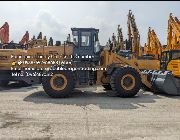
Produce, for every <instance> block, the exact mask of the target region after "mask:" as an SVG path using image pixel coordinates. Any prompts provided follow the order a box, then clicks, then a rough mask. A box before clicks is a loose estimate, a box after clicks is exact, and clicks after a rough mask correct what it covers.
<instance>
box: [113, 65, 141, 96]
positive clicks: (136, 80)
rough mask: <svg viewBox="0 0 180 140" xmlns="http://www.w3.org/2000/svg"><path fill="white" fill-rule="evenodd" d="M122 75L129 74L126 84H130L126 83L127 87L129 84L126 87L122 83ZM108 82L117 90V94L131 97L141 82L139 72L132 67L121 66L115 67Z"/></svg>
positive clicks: (137, 90) (136, 91) (138, 88)
mask: <svg viewBox="0 0 180 140" xmlns="http://www.w3.org/2000/svg"><path fill="white" fill-rule="evenodd" d="M124 76H125V77H126V76H127V77H128V76H129V77H128V80H129V79H130V80H129V81H130V82H129V83H128V84H129V85H130V86H129V85H126V86H127V87H128V86H129V87H128V88H126V86H125V85H124V82H125V80H124V79H125V78H123V77H124ZM126 81H127V80H126ZM110 84H111V87H112V89H113V90H114V91H116V92H117V96H120V97H133V96H135V95H136V94H137V93H138V92H139V90H140V88H141V84H142V83H141V76H140V74H139V73H138V72H137V71H136V70H135V69H134V68H132V67H123V68H117V69H116V70H115V71H114V72H113V74H112V76H111V82H110Z"/></svg>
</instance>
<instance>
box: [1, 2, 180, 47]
mask: <svg viewBox="0 0 180 140" xmlns="http://www.w3.org/2000/svg"><path fill="white" fill-rule="evenodd" d="M0 5H1V8H0V26H2V25H3V23H4V22H6V21H7V22H8V23H9V26H10V40H14V41H15V42H19V40H20V39H21V38H22V36H23V34H24V33H25V31H26V30H28V31H29V33H30V37H31V38H32V36H33V35H36V37H37V34H38V33H39V32H40V31H42V32H43V35H46V36H47V38H48V39H49V37H50V36H52V37H53V39H54V40H61V41H64V40H65V39H66V36H67V34H68V33H71V30H70V29H71V27H94V28H98V29H100V37H99V38H100V43H101V44H102V45H104V44H106V42H107V40H108V38H109V37H111V36H112V33H113V32H114V33H115V34H116V33H117V32H116V30H117V25H118V24H120V25H121V27H122V31H123V34H124V39H126V38H127V14H128V11H129V10H130V9H131V10H132V12H133V14H134V16H135V20H136V24H137V27H138V29H139V32H140V36H141V45H142V46H144V43H145V42H147V31H148V27H149V26H150V27H152V28H154V30H155V32H156V34H157V35H158V37H159V39H160V41H161V43H162V44H165V43H166V42H167V26H168V17H169V13H173V15H174V16H177V17H178V18H179V19H180V10H179V7H180V2H178V1H174V2H172V1H169V2H168V1H164V2H163V1H161V2H156V1H149V2H145V1H144V2H143V1H142V2H141V1H138V2H135V1H134V2H131V1H127V2H121V1H119V2H116V1H115V2H111V1H109V2H103V1H102V2H100V1H99V2H92V1H91V2H65V1H64V2H56V1H54V2H0Z"/></svg>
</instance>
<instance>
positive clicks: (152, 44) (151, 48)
mask: <svg viewBox="0 0 180 140" xmlns="http://www.w3.org/2000/svg"><path fill="white" fill-rule="evenodd" d="M144 50H145V51H144V54H146V55H148V54H152V55H154V56H155V58H159V56H160V55H161V50H162V46H161V43H160V41H159V39H158V37H157V35H156V33H155V31H154V30H151V28H150V27H149V30H148V43H147V45H146V43H145V46H144Z"/></svg>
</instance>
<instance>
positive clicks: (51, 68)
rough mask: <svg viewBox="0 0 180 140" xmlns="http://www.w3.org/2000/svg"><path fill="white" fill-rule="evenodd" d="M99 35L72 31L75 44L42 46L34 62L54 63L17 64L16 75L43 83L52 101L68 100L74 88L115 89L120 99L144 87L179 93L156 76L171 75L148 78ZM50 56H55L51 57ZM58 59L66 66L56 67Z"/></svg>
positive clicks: (166, 73)
mask: <svg viewBox="0 0 180 140" xmlns="http://www.w3.org/2000/svg"><path fill="white" fill-rule="evenodd" d="M98 33H99V30H98V29H95V28H72V35H73V42H68V43H66V44H64V45H60V46H56V45H55V46H41V47H40V48H39V49H40V50H39V52H41V53H40V54H39V56H38V57H36V58H33V59H32V60H33V61H37V60H38V61H51V62H53V61H54V62H55V63H46V64H45V63H40V65H38V64H32V65H28V64H22V65H20V66H17V65H15V66H14V67H19V68H20V69H17V70H16V72H17V73H19V75H20V76H19V77H20V78H21V79H23V80H24V81H26V82H27V83H28V82H32V81H33V82H34V83H42V85H43V88H44V90H45V92H46V93H47V94H48V95H49V96H51V97H53V98H61V97H68V96H70V95H71V94H72V91H73V89H74V88H75V87H84V86H93V85H102V86H104V87H105V88H109V89H112V90H114V91H115V92H116V94H117V96H120V97H132V96H135V95H136V94H137V93H138V91H139V90H140V88H141V86H142V84H143V85H146V87H148V88H149V89H152V90H157V89H158V90H161V91H165V92H166V93H168V94H177V93H179V89H177V91H173V90H174V89H172V86H166V89H165V90H164V87H162V86H161V85H160V84H159V83H161V81H159V78H157V77H159V76H161V75H163V74H164V75H165V76H166V77H169V76H171V74H170V73H169V72H167V71H156V73H155V72H151V75H152V76H151V78H149V73H148V71H145V72H141V71H140V69H139V66H138V63H137V61H136V59H126V58H124V57H122V56H120V55H118V54H116V53H113V52H112V51H110V50H105V48H104V47H103V46H101V45H99V39H98ZM47 54H48V55H52V56H53V57H51V58H49V57H47ZM25 55H29V53H26V54H25ZM40 56H41V57H40ZM25 58H26V60H28V59H27V57H25ZM30 59H31V58H29V60H30ZM56 60H58V61H61V62H62V61H63V62H64V63H61V64H57V63H56ZM16 64H18V59H17V62H16ZM27 68H28V69H27ZM41 68H42V69H41ZM14 72H15V71H14ZM160 72H161V73H160ZM17 75H18V74H17ZM17 79H18V78H17ZM164 80H165V81H167V79H164ZM173 80H174V79H170V80H169V79H168V81H167V83H169V84H170V83H171V82H172V81H173ZM165 83H166V82H165ZM161 87H162V88H161ZM173 88H174V87H173ZM174 92H175V93H174Z"/></svg>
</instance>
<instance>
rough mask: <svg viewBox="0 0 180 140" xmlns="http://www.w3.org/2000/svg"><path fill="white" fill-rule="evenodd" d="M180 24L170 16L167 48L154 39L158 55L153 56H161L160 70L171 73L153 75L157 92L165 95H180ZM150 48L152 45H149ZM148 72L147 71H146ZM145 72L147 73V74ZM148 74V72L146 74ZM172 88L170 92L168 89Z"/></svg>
mask: <svg viewBox="0 0 180 140" xmlns="http://www.w3.org/2000/svg"><path fill="white" fill-rule="evenodd" d="M179 39H180V22H179V20H178V18H177V17H173V16H172V14H170V15H169V20H168V37H167V45H166V47H162V46H161V45H160V42H159V40H158V38H157V36H156V39H153V41H154V45H155V43H157V44H156V45H158V46H157V50H159V51H157V53H156V52H153V54H155V55H156V54H158V55H160V57H159V59H158V60H159V61H160V70H162V71H167V72H169V74H168V75H166V74H152V72H151V74H150V75H151V76H150V77H151V78H152V79H153V82H152V83H153V85H154V87H156V88H154V89H155V91H157V92H158V91H162V92H165V93H170V94H172V95H179V94H180V42H179V41H180V40H179ZM149 46H150V45H149ZM146 72H147V71H146ZM146 72H145V73H146ZM146 74H148V72H147V73H146ZM168 87H171V88H170V90H169V89H167V88H168Z"/></svg>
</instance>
